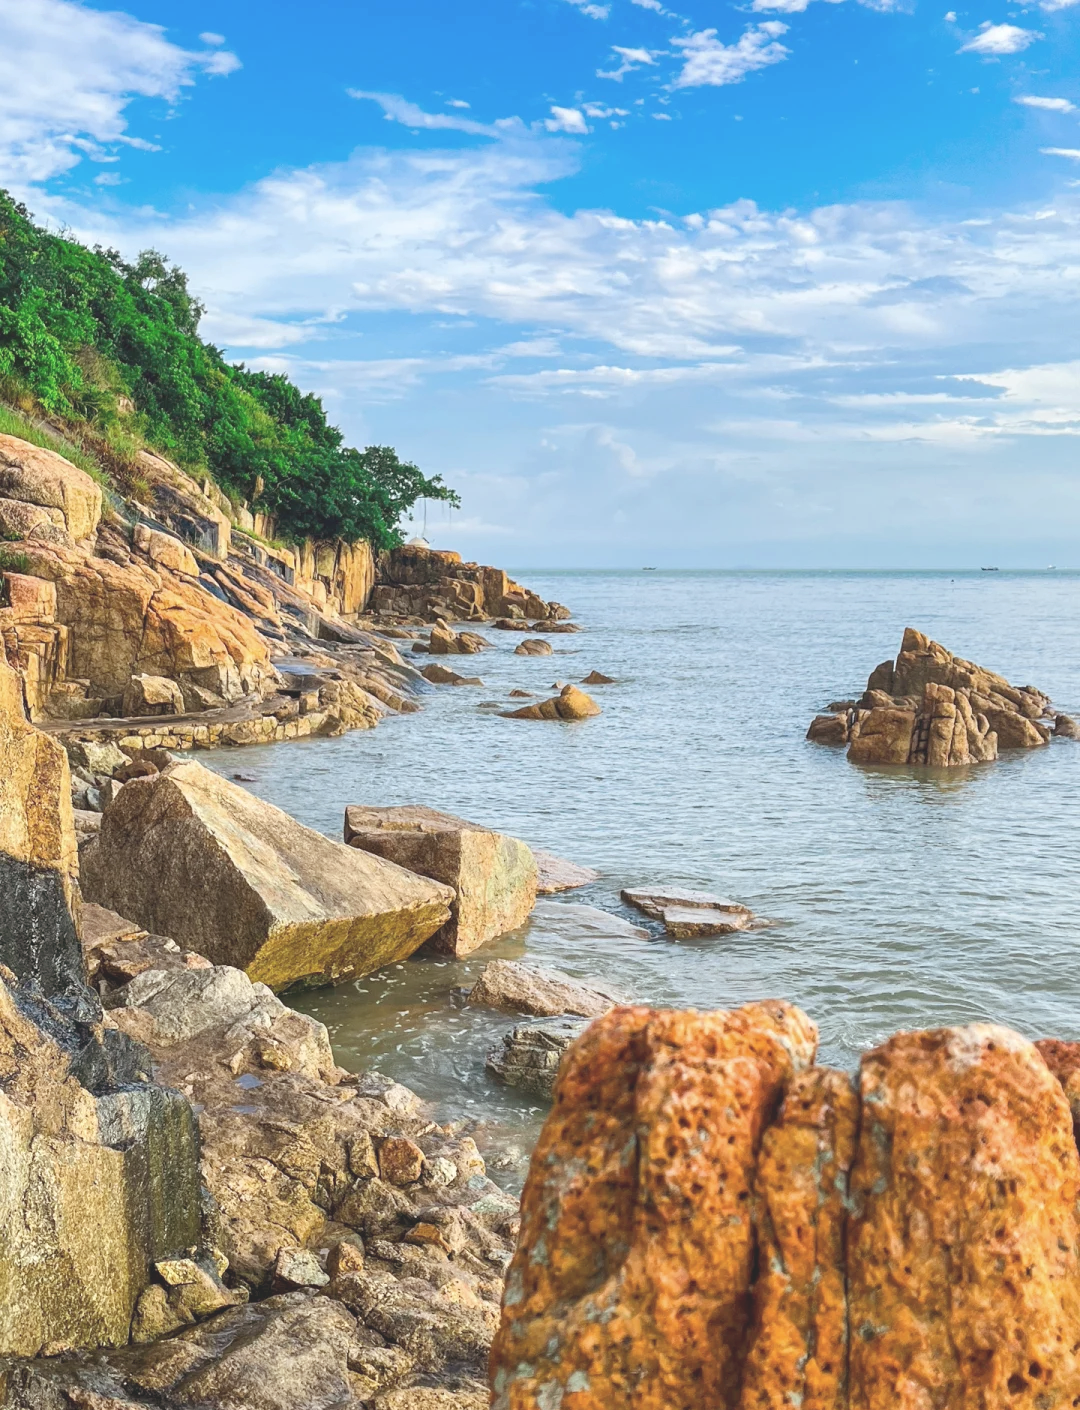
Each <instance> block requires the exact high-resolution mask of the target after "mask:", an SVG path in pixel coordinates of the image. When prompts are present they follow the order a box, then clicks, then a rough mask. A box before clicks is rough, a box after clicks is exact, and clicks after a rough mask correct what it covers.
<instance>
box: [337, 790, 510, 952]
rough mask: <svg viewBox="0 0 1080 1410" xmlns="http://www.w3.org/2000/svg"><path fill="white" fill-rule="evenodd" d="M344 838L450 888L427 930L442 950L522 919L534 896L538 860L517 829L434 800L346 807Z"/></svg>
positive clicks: (462, 948)
mask: <svg viewBox="0 0 1080 1410" xmlns="http://www.w3.org/2000/svg"><path fill="white" fill-rule="evenodd" d="M345 841H346V842H347V843H348V844H349V846H350V847H355V848H360V849H362V850H363V851H365V852H371V853H374V854H375V855H376V856H379V857H385V858H386V859H387V860H389V861H391V862H396V863H397V864H398V865H399V866H401V867H407V868H408V869H409V871H412V872H418V873H419V874H420V875H421V876H427V877H432V878H434V880H436V881H441V882H444V883H445V884H446V885H447V886H452V887H453V889H454V892H455V893H456V894H455V898H454V900H453V901H452V902H451V906H450V919H449V920H448V921H447V922H446V924H445V925H444V926H443V927H442V928H441V929H440V930H438V931H437V932H436V934H434V935H433V936H432V937H431V942H430V943H431V946H432V948H434V949H436V950H438V951H440V952H441V953H443V954H451V955H467V954H469V953H470V952H471V951H473V950H475V949H476V948H477V947H478V946H479V945H483V944H485V943H486V942H487V941H488V940H493V939H495V937H496V936H498V935H503V934H505V933H506V932H507V931H508V930H516V929H517V927H518V926H519V925H522V924H524V922H525V921H526V920H527V919H528V916H529V913H530V911H531V910H532V908H533V903H534V902H535V900H536V862H535V860H534V858H533V854H532V851H531V849H530V848H529V847H527V846H526V845H525V843H524V842H519V841H518V840H517V838H516V837H507V836H506V835H505V834H503V833H501V832H493V831H491V830H490V829H488V828H483V827H479V826H477V824H476V823H470V822H466V821H465V820H464V819H463V818H456V817H454V816H452V815H451V814H450V813H439V812H436V811H435V809H433V808H423V807H401V808H364V807H349V808H346V810H345Z"/></svg>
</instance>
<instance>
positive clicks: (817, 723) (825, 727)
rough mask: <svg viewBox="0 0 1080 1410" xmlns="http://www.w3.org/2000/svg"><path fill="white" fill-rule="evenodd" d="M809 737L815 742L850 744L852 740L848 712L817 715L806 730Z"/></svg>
mask: <svg viewBox="0 0 1080 1410" xmlns="http://www.w3.org/2000/svg"><path fill="white" fill-rule="evenodd" d="M806 737H807V739H811V740H813V741H814V743H815V744H848V743H850V741H851V727H850V724H849V723H848V716H847V712H846V711H845V712H844V713H843V714H840V713H837V714H834V715H815V716H814V718H813V719H812V720H811V721H810V728H809V729H808V730H807V731H806Z"/></svg>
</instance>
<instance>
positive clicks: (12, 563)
mask: <svg viewBox="0 0 1080 1410" xmlns="http://www.w3.org/2000/svg"><path fill="white" fill-rule="evenodd" d="M29 571H30V560H29V558H27V556H26V554H25V553H12V552H11V550H10V549H8V548H4V549H0V573H29Z"/></svg>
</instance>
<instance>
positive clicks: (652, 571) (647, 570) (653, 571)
mask: <svg viewBox="0 0 1080 1410" xmlns="http://www.w3.org/2000/svg"><path fill="white" fill-rule="evenodd" d="M641 571H642V572H643V573H655V572H656V569H655V568H642V570H641Z"/></svg>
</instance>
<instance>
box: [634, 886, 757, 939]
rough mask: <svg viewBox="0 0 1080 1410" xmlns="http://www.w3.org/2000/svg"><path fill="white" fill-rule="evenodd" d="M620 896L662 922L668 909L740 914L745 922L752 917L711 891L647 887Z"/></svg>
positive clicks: (742, 908)
mask: <svg viewBox="0 0 1080 1410" xmlns="http://www.w3.org/2000/svg"><path fill="white" fill-rule="evenodd" d="M621 894H622V898H623V900H624V901H625V902H626V903H627V904H628V905H630V906H636V907H637V908H638V910H639V911H644V912H645V914H646V915H647V916H651V917H652V918H653V920H663V919H664V912H665V911H666V910H669V909H678V910H710V911H724V912H728V913H731V914H736V915H737V914H740V913H741V914H743V915H745V916H746V918H747V921H749V920H750V919H751V915H752V913H751V911H750V908H749V907H748V906H743V905H741V904H740V903H739V902H738V901H729V900H728V899H727V898H726V897H724V896H714V895H713V894H712V892H711V891H675V890H665V889H663V888H661V887H649V888H648V889H645V888H642V889H630V888H628V889H627V890H625V891H623V892H622V893H621ZM739 928H740V929H743V928H745V927H739Z"/></svg>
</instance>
